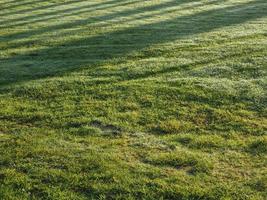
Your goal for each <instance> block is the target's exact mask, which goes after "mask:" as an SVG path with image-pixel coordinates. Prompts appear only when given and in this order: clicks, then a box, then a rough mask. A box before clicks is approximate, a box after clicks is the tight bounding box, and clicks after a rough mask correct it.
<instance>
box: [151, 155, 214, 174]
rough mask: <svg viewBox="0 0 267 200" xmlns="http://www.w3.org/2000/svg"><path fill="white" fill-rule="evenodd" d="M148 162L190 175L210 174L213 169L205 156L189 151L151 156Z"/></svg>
mask: <svg viewBox="0 0 267 200" xmlns="http://www.w3.org/2000/svg"><path fill="white" fill-rule="evenodd" d="M147 161H148V162H149V163H151V164H154V165H159V166H169V167H174V168H176V169H185V170H186V171H187V172H188V173H191V174H196V173H208V172H209V171H210V170H211V169H212V168H213V167H212V163H211V162H210V160H209V159H207V158H206V157H205V156H203V155H202V156H200V155H197V154H193V153H190V152H187V151H175V152H168V153H160V154H157V155H150V157H149V158H147Z"/></svg>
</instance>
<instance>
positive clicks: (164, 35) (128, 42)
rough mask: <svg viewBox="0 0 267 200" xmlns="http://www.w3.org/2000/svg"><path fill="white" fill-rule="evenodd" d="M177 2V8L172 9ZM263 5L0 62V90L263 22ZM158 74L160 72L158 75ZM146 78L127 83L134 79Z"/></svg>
mask: <svg viewBox="0 0 267 200" xmlns="http://www.w3.org/2000/svg"><path fill="white" fill-rule="evenodd" d="M175 2H177V3H175ZM179 2H185V1H171V2H169V3H165V4H163V5H157V6H154V7H152V6H151V7H150V9H149V8H139V9H136V10H129V11H121V12H118V13H112V14H108V15H105V16H102V17H100V20H109V19H112V18H115V17H120V16H131V15H134V14H138V13H142V12H145V11H146V10H147V9H149V11H153V10H160V9H163V8H164V7H168V6H173V5H174V6H178V5H179ZM266 8H267V4H266V2H265V0H255V1H251V2H248V3H244V4H240V5H234V6H231V7H225V8H217V9H213V10H206V11H201V12H198V13H194V14H191V15H187V16H178V17H176V18H172V19H168V20H165V21H161V22H155V23H150V24H146V25H140V26H135V27H131V28H126V29H124V30H116V31H112V32H108V33H104V34H101V35H97V36H93V37H88V38H84V39H77V40H72V41H69V42H65V43H64V44H61V45H57V46H53V47H46V48H44V49H42V50H36V51H33V52H30V53H26V54H23V55H14V56H12V57H10V58H7V59H2V60H1V64H0V74H1V77H0V85H2V86H3V85H4V86H6V85H9V84H13V83H18V82H24V81H29V80H35V79H39V78H44V77H52V76H57V75H60V74H64V73H68V72H71V71H74V70H78V69H81V68H83V67H90V68H95V70H97V66H99V65H101V64H104V63H106V62H111V61H112V60H114V59H122V60H123V59H124V58H126V57H127V56H130V55H131V53H133V52H136V51H141V50H144V49H145V48H148V47H150V46H151V45H154V44H161V43H165V42H170V41H173V40H177V39H182V38H184V37H188V36H192V35H195V34H200V33H205V32H209V31H212V30H215V29H218V28H223V27H227V26H233V25H238V24H242V23H244V22H246V21H249V20H255V19H258V18H262V17H265V16H266V15H267V13H266V12H265V9H266ZM87 23H90V19H83V20H80V21H78V22H74V23H66V24H60V25H56V26H51V27H45V28H40V29H37V30H33V31H28V32H25V33H22V34H21V33H19V34H18V35H12V36H11V35H10V36H8V37H9V38H13V39H19V38H23V37H25V36H26V37H31V36H32V35H35V34H42V33H43V32H46V31H49V30H53V29H59V30H60V29H65V28H72V27H73V26H77V25H79V26H80V25H86V24H87ZM160 73H164V71H162V72H160ZM150 75H152V74H150V73H148V74H146V75H140V77H129V79H133V78H134V79H138V78H144V77H148V76H150Z"/></svg>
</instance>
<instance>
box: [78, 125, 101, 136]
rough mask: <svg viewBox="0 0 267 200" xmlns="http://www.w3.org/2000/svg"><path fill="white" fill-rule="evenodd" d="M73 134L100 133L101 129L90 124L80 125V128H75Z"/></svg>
mask: <svg viewBox="0 0 267 200" xmlns="http://www.w3.org/2000/svg"><path fill="white" fill-rule="evenodd" d="M74 132H75V134H77V135H80V136H86V135H100V134H101V133H102V131H101V129H99V128H97V127H92V126H82V127H80V128H75V131H74Z"/></svg>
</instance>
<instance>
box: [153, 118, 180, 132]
mask: <svg viewBox="0 0 267 200" xmlns="http://www.w3.org/2000/svg"><path fill="white" fill-rule="evenodd" d="M181 130H182V123H181V122H180V121H178V120H176V119H171V120H166V121H162V122H160V124H159V125H158V126H156V127H154V131H156V132H157V133H160V134H176V133H179V132H180V131H181Z"/></svg>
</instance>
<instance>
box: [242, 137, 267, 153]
mask: <svg viewBox="0 0 267 200" xmlns="http://www.w3.org/2000/svg"><path fill="white" fill-rule="evenodd" d="M247 151H248V152H250V153H252V154H254V155H262V154H266V153H267V139H258V140H256V141H254V142H252V143H250V144H249V145H248V148H247Z"/></svg>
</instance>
